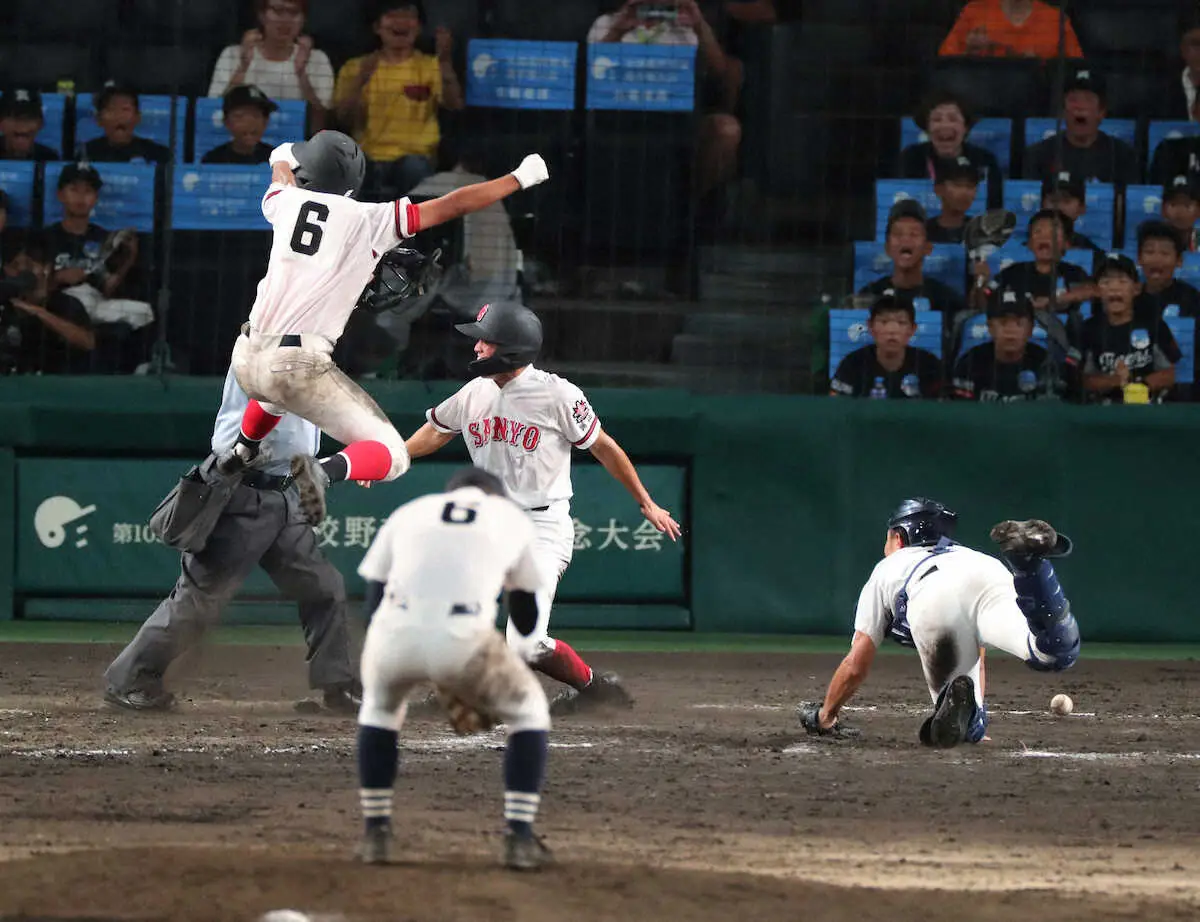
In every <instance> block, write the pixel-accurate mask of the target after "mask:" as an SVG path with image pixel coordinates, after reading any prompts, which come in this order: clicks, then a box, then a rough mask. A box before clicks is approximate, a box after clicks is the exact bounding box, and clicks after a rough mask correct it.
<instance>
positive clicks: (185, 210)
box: [171, 163, 271, 231]
mask: <svg viewBox="0 0 1200 922" xmlns="http://www.w3.org/2000/svg"><path fill="white" fill-rule="evenodd" d="M270 183H271V168H270V167H269V166H267V165H266V164H265V163H264V164H259V165H256V166H231V165H226V164H207V163H200V164H194V165H190V166H186V167H181V168H180V169H178V170H176V172H175V189H174V191H173V195H172V197H171V207H172V212H171V226H172V227H174V228H175V229H176V230H182V231H248V230H264V231H265V230H267V229H268V228H269V227H270V225H269V224H268V223H267V219H266V218H264V217H263V214H262V198H263V194H264V193H265V192H266V191H267V186H269V185H270Z"/></svg>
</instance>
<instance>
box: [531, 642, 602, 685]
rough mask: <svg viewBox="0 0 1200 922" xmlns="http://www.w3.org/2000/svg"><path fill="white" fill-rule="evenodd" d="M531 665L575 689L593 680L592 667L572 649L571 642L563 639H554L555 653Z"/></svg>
mask: <svg viewBox="0 0 1200 922" xmlns="http://www.w3.org/2000/svg"><path fill="white" fill-rule="evenodd" d="M530 665H532V666H533V668H534V669H536V670H537V671H538V672H544V673H545V674H546V675H548V676H550V678H552V679H555V680H556V681H559V682H562V683H563V684H564V685H570V686H571V687H572V688H575V689H583V688H586V687H587V684H588V683H589V682H591V681H592V667H591V666H589V665H588V664H587V663H585V662H584V661H583V658H582V657H581V656H580V655H579V654H578V653H576V652H575V651H574V650H572V649H571V645H570V644H568V643H565V642H564V641H561V640H556V641H554V652H553V653H551V654H550V655H549V656H546V657H543V658H542V659H540V660H538V661H537V662H536V663H531V664H530Z"/></svg>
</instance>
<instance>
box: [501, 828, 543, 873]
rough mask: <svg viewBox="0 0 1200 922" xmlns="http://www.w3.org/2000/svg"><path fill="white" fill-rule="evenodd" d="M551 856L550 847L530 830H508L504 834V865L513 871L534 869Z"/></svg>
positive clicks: (538, 867)
mask: <svg viewBox="0 0 1200 922" xmlns="http://www.w3.org/2000/svg"><path fill="white" fill-rule="evenodd" d="M552 860H553V858H552V856H551V854H550V849H548V848H546V845H545V843H544V842H542V840H541V839H539V838H538V837H537V836H536V835H534V834H533V833H532V832H527V833H520V832H513V831H512V830H509V831H508V833H507V834H506V835H505V836H504V866H505V867H506V868H508V869H510V870H513V871H536V870H538V869H540V868H541V867H542V865H544V864H547V863H549V862H550V861H552Z"/></svg>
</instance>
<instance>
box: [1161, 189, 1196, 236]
mask: <svg viewBox="0 0 1200 922" xmlns="http://www.w3.org/2000/svg"><path fill="white" fill-rule="evenodd" d="M1162 216H1163V220H1164V221H1166V222H1167V223H1168V224H1169V225H1171V227H1173V228H1175V229H1176V230H1177V231H1179V242H1180V244H1181V245H1182V246H1183V249H1184V251H1185V252H1189V253H1191V252H1194V251H1195V249H1196V222H1197V221H1200V184H1198V183H1197V180H1196V178H1195V177H1194V176H1191V175H1184V174H1182V173H1181V174H1180V175H1178V176H1175V177H1173V178H1172V179H1171V180H1170V181H1169V182H1168V183H1167V184H1166V185H1165V186H1163V194H1162Z"/></svg>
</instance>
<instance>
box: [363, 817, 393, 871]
mask: <svg viewBox="0 0 1200 922" xmlns="http://www.w3.org/2000/svg"><path fill="white" fill-rule="evenodd" d="M356 854H357V855H358V857H359V859H360V860H361V861H362V863H363V864H387V863H388V862H389V861H390V860H391V858H392V827H391V824H387V823H385V824H384V825H382V826H372V827H371V828H370V829H368V830H367V831H366V832H364V833H363V837H362V840H361V841H360V842H359V843H358V849H357V850H356Z"/></svg>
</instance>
